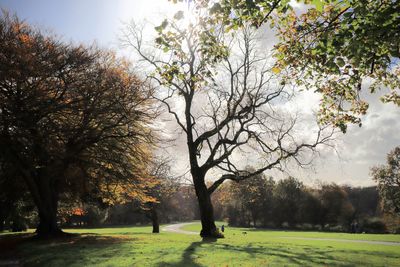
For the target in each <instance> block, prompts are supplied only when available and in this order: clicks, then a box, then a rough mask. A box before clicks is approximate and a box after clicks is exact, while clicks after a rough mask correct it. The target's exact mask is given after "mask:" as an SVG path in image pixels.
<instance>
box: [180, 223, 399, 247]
mask: <svg viewBox="0 0 400 267" xmlns="http://www.w3.org/2000/svg"><path fill="white" fill-rule="evenodd" d="M221 225H225V233H226V234H228V235H229V233H230V232H232V233H236V232H238V231H239V232H246V233H250V232H257V234H261V235H265V237H266V238H275V237H296V238H299V237H306V238H332V239H349V240H365V241H387V242H400V235H392V234H348V233H327V232H312V231H307V232H301V231H291V230H288V231H277V230H264V229H249V228H236V227H235V228H230V227H227V224H226V223H224V222H216V226H217V227H219V228H221ZM181 229H183V230H186V231H192V232H200V229H201V225H200V224H199V223H193V224H190V225H185V226H183V227H182V228H181ZM231 230H232V231H231ZM399 249H400V248H399Z"/></svg>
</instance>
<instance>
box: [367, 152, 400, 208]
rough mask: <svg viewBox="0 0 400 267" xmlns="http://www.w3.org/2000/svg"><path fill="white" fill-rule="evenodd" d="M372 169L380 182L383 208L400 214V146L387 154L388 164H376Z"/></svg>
mask: <svg viewBox="0 0 400 267" xmlns="http://www.w3.org/2000/svg"><path fill="white" fill-rule="evenodd" d="M371 170H372V176H373V178H374V180H375V181H376V182H377V183H378V189H379V195H380V197H381V201H382V204H383V208H384V209H385V211H387V212H389V213H393V214H396V215H400V147H396V148H395V149H393V150H392V151H391V152H390V153H389V154H388V155H387V163H386V165H381V166H376V167H373V168H372V169H371Z"/></svg>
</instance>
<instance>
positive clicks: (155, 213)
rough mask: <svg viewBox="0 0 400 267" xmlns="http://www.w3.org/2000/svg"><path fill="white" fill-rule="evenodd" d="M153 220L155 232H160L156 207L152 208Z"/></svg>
mask: <svg viewBox="0 0 400 267" xmlns="http://www.w3.org/2000/svg"><path fill="white" fill-rule="evenodd" d="M151 222H152V223H153V233H159V232H160V223H159V221H158V214H157V209H156V207H154V206H153V207H152V208H151Z"/></svg>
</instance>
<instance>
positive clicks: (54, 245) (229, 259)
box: [0, 223, 400, 266]
mask: <svg viewBox="0 0 400 267" xmlns="http://www.w3.org/2000/svg"><path fill="white" fill-rule="evenodd" d="M218 225H219V226H220V224H218ZM199 227H200V226H199V224H198V223H194V224H191V225H186V226H184V227H183V229H184V230H188V231H196V230H199ZM66 231H67V232H69V233H75V234H79V235H76V236H71V237H68V238H64V239H61V240H57V241H43V240H32V239H31V236H32V234H30V233H28V234H17V235H15V234H3V235H1V236H0V245H1V248H6V249H5V250H3V249H2V250H1V251H3V252H4V251H6V252H4V253H3V262H5V261H6V260H8V261H9V262H11V263H14V264H15V266H17V265H18V264H24V266H361V265H364V266H400V260H399V259H400V243H399V244H392V243H388V244H375V243H373V244H370V243H365V242H364V243H354V242H351V241H350V242H343V241H331V240H313V239H301V238H319V239H324V238H325V239H326V238H328V239H348V240H353V241H354V240H365V241H383V242H400V235H367V234H357V235H351V234H341V233H317V232H292V231H267V230H252V229H246V228H226V231H225V236H226V238H224V239H219V240H208V241H204V242H202V240H201V238H200V237H199V236H198V235H185V234H178V233H169V232H164V231H163V232H162V233H160V234H151V233H150V232H151V227H121V228H99V229H66ZM21 241H23V242H21ZM7 244H8V245H7ZM389 244H390V245H389ZM6 254H7V255H6ZM4 257H8V258H7V259H4ZM0 263H1V261H0ZM0 265H1V264H0Z"/></svg>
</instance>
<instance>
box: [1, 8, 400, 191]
mask: <svg viewBox="0 0 400 267" xmlns="http://www.w3.org/2000/svg"><path fill="white" fill-rule="evenodd" d="M185 5H186V4H181V5H180V6H176V5H173V4H171V3H170V2H168V1H167V0H112V1H111V0H68V1H61V0H35V1H33V0H0V7H1V8H3V9H6V10H8V11H10V12H11V13H16V14H17V15H18V16H19V17H20V18H21V19H24V20H26V21H27V22H28V23H30V24H34V25H36V26H38V27H40V28H44V29H46V30H51V31H52V32H54V33H56V34H57V35H59V36H62V37H63V39H64V40H66V41H73V42H76V43H92V42H94V41H95V42H96V43H97V44H98V45H99V46H101V47H107V48H111V49H115V50H119V49H120V43H119V41H118V35H119V34H120V32H121V29H122V28H123V22H128V21H130V20H131V19H134V20H135V21H142V20H144V19H146V20H148V21H149V22H151V23H153V24H154V25H158V24H159V23H160V22H161V21H162V19H163V17H164V16H165V15H163V14H166V15H171V14H173V13H174V12H175V10H177V8H185ZM273 40H274V38H268V40H265V42H266V43H267V44H269V45H270V46H269V47H271V46H272V42H273ZM366 86H367V84H366V85H365V86H364V87H366ZM366 97H367V99H368V100H369V103H370V109H369V112H368V115H367V116H365V117H364V118H363V126H362V127H361V128H359V127H358V126H357V127H350V128H349V130H348V132H347V134H345V135H342V136H340V137H339V139H338V140H337V142H336V148H337V152H338V153H339V155H337V153H336V152H334V151H333V150H330V151H323V152H322V153H321V157H320V158H319V159H317V160H315V164H314V165H315V168H314V169H313V170H298V169H292V170H291V171H290V174H291V175H293V176H295V177H297V178H299V179H300V180H302V181H304V182H305V183H307V184H315V183H316V182H317V181H326V182H331V181H333V182H337V183H340V184H350V185H354V186H365V185H372V184H373V181H372V180H371V177H370V175H369V172H370V171H369V169H370V167H372V166H374V165H377V164H382V163H384V162H385V157H386V154H387V153H388V152H389V151H390V150H391V149H393V148H394V147H395V146H397V145H400V134H399V131H400V120H399V118H400V108H398V107H395V106H394V105H393V104H382V103H381V102H380V101H379V100H378V96H376V95H374V96H368V95H367V96H366ZM318 100H319V99H318V96H317V95H315V94H314V93H312V92H305V93H302V94H301V95H300V96H299V97H297V99H296V102H295V103H294V105H297V106H298V107H300V109H301V110H302V112H304V113H307V112H309V113H311V112H312V111H313V110H316V109H317V106H318ZM173 150H174V151H175V153H173V154H174V155H175V156H177V157H176V165H177V166H179V167H177V169H179V170H180V171H184V169H185V167H186V166H187V162H186V155H185V142H184V141H182V142H178V145H177V147H175V148H174V149H173ZM177 152H178V153H177Z"/></svg>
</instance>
